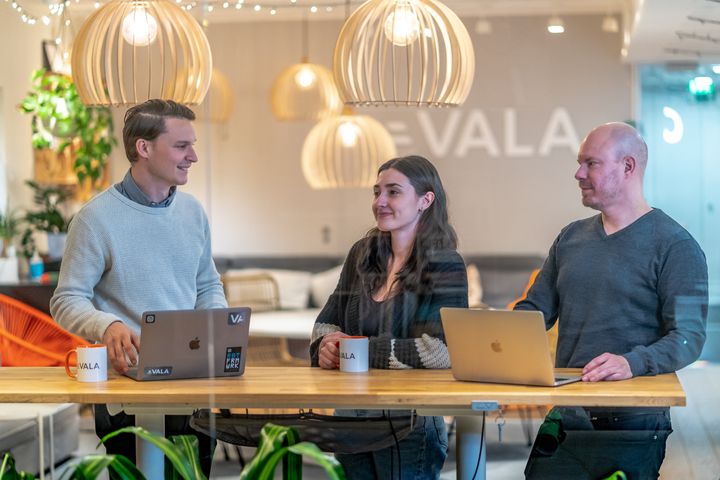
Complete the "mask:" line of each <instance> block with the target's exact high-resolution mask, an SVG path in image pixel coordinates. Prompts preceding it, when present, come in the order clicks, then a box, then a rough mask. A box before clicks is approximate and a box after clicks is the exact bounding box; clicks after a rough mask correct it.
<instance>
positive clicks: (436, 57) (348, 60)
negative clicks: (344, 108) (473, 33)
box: [333, 0, 475, 107]
mask: <svg viewBox="0 0 720 480" xmlns="http://www.w3.org/2000/svg"><path fill="white" fill-rule="evenodd" d="M333 70H334V74H335V82H336V84H337V86H338V90H339V91H340V96H341V98H342V99H343V101H344V102H345V103H346V104H349V105H393V106H400V105H402V106H405V105H410V106H434V107H445V106H455V105H460V104H462V103H463V102H464V101H465V99H466V98H467V96H468V94H469V93H470V88H471V86H472V82H473V76H474V74H475V53H474V51H473V46H472V42H471V40H470V35H469V34H468V32H467V29H466V28H465V25H463V23H462V21H460V19H459V18H458V17H457V15H455V13H454V12H453V11H452V10H450V9H449V8H448V7H446V6H445V5H443V4H442V3H440V2H438V1H436V0H368V1H366V2H365V3H363V4H362V5H360V7H358V9H357V10H355V12H353V14H352V15H351V16H350V17H349V18H348V19H347V21H346V22H345V25H343V28H342V30H341V32H340V35H339V37H338V40H337V44H336V45H335V55H334V61H333Z"/></svg>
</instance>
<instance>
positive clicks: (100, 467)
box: [60, 454, 145, 480]
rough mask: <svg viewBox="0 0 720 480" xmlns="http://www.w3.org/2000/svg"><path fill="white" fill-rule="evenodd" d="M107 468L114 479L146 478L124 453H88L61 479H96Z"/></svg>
mask: <svg viewBox="0 0 720 480" xmlns="http://www.w3.org/2000/svg"><path fill="white" fill-rule="evenodd" d="M105 469H107V471H108V474H109V476H110V478H111V479H112V480H145V476H143V474H142V472H141V471H140V470H139V469H138V468H137V467H136V466H135V464H134V463H132V462H131V461H130V460H128V458H127V457H125V456H123V455H104V454H94V455H86V456H85V457H83V458H81V459H80V461H78V462H77V463H76V464H75V465H74V466H73V467H72V468H69V469H68V470H66V471H65V473H63V475H62V476H61V477H60V478H61V480H63V479H68V480H94V479H96V478H97V477H98V476H99V475H100V474H101V473H102V472H103V471H105Z"/></svg>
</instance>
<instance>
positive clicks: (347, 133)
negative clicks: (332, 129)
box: [338, 122, 360, 148]
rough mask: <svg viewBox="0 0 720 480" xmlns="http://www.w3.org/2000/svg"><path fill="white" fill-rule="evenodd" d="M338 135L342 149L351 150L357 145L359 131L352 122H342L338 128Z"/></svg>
mask: <svg viewBox="0 0 720 480" xmlns="http://www.w3.org/2000/svg"><path fill="white" fill-rule="evenodd" d="M338 133H339V134H340V140H341V141H342V144H343V146H344V147H347V148H351V147H354V146H355V145H356V144H357V141H358V135H359V133H360V132H359V129H358V127H357V125H355V124H354V123H352V122H343V123H341V124H340V126H339V127H338Z"/></svg>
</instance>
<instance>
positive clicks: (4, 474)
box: [0, 453, 35, 480]
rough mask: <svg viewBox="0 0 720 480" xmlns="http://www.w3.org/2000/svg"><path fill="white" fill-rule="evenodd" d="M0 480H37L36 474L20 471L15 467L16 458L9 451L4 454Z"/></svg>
mask: <svg viewBox="0 0 720 480" xmlns="http://www.w3.org/2000/svg"><path fill="white" fill-rule="evenodd" d="M0 480H35V475H32V474H30V473H27V472H18V471H17V470H16V469H15V459H14V458H13V456H12V455H10V454H9V453H6V454H5V455H3V459H2V463H0Z"/></svg>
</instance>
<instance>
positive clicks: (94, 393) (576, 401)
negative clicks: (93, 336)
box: [0, 367, 685, 478]
mask: <svg viewBox="0 0 720 480" xmlns="http://www.w3.org/2000/svg"><path fill="white" fill-rule="evenodd" d="M568 372H577V370H568ZM0 402H3V403H19V402H37V403H47V402H57V403H60V402H75V403H109V404H119V405H120V407H121V408H123V409H125V410H126V411H128V412H129V413H135V414H136V415H137V424H138V425H142V426H144V427H146V428H148V427H149V429H150V430H153V431H157V432H160V433H161V432H162V426H163V422H164V414H170V413H187V412H188V411H190V410H191V409H192V408H198V407H223V408H226V407H227V408H229V407H248V408H253V407H262V408H274V407H277V408H301V407H303V408H311V407H312V408H321V407H323V408H375V409H410V408H414V409H419V410H420V413H422V414H435V415H442V414H445V415H456V416H458V421H459V422H472V421H473V416H476V415H478V414H481V413H482V412H483V411H487V410H491V409H493V408H495V407H497V405H515V404H525V405H547V404H552V405H558V406H559V405H565V406H585V407H608V406H612V407H630V406H633V407H634V406H645V407H647V406H652V407H661V406H662V407H670V406H684V405H685V393H684V392H683V389H682V386H681V385H680V382H679V381H678V379H677V376H676V375H675V374H667V375H658V376H656V377H639V378H634V379H631V380H624V381H620V382H601V383H594V384H589V383H573V384H570V385H565V386H562V387H556V388H548V387H525V386H516V385H498V384H484V383H471V382H459V381H456V380H454V379H453V377H452V375H451V373H450V371H449V370H370V371H369V372H367V373H352V374H350V373H342V372H339V371H337V370H320V369H316V368H315V369H314V368H309V367H249V368H248V369H247V370H246V372H245V374H244V375H243V376H242V377H235V378H226V379H200V380H169V381H157V382H136V381H134V380H131V379H129V378H125V377H118V376H113V375H111V377H110V379H109V380H108V381H107V382H102V383H79V382H76V381H74V380H71V379H69V378H68V377H67V376H66V375H65V372H64V369H62V368H55V367H45V368H22V367H15V368H0ZM475 418H476V417H475ZM458 430H462V431H464V432H467V431H468V429H467V428H460V426H459V427H458ZM478 435H479V432H477V431H475V432H474V436H473V435H468V437H467V439H465V438H460V436H459V437H458V438H457V441H458V448H457V451H458V456H459V457H460V456H462V455H465V456H466V457H469V458H465V460H466V461H468V464H467V465H464V464H463V462H462V460H463V459H462V458H458V478H470V477H471V476H472V473H473V470H474V468H475V463H476V460H477V457H478V455H481V453H482V452H481V451H479V448H480V446H479V444H478V445H475V446H474V451H475V452H476V454H475V455H471V454H469V452H472V448H470V449H467V448H464V447H463V442H465V440H469V441H470V442H471V443H472V442H473V441H475V442H477V439H476V438H475V437H477V436H478ZM471 447H472V446H471ZM158 459H159V460H158ZM138 466H139V467H140V468H141V469H142V470H143V471H144V472H148V478H162V473H160V477H158V476H157V472H158V471H159V472H162V454H159V456H158V451H155V449H154V448H146V447H145V446H143V447H142V448H140V449H138ZM158 467H159V470H153V468H158Z"/></svg>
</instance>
